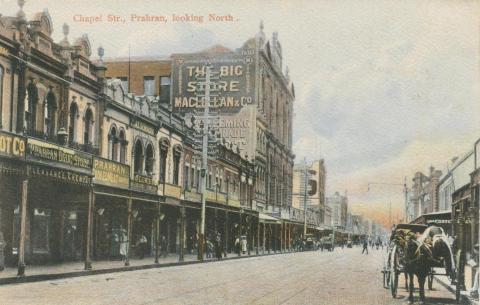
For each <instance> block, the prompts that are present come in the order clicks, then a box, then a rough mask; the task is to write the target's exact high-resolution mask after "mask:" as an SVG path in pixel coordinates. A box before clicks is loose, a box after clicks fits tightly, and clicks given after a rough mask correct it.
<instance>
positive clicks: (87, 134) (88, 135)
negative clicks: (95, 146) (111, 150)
mask: <svg viewBox="0 0 480 305" xmlns="http://www.w3.org/2000/svg"><path fill="white" fill-rule="evenodd" d="M92 126H93V113H92V110H91V109H87V111H86V112H85V130H84V132H83V144H92Z"/></svg>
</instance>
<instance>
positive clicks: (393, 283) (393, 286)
mask: <svg viewBox="0 0 480 305" xmlns="http://www.w3.org/2000/svg"><path fill="white" fill-rule="evenodd" d="M397 288H398V272H396V271H395V272H393V274H391V275H390V291H391V292H392V297H394V298H396V297H397Z"/></svg>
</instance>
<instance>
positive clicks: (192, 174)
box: [190, 166, 195, 188]
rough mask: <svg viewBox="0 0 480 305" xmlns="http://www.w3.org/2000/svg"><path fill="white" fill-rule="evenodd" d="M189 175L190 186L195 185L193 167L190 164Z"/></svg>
mask: <svg viewBox="0 0 480 305" xmlns="http://www.w3.org/2000/svg"><path fill="white" fill-rule="evenodd" d="M190 177H191V179H190V180H191V187H192V188H194V187H195V168H193V166H192V169H191V170H190Z"/></svg>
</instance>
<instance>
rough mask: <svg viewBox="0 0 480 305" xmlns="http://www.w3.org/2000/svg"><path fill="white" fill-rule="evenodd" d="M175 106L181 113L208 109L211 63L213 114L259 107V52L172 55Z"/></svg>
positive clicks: (211, 105)
mask: <svg viewBox="0 0 480 305" xmlns="http://www.w3.org/2000/svg"><path fill="white" fill-rule="evenodd" d="M172 58H173V61H172V86H173V87H172V88H173V90H172V105H173V106H174V110H175V111H178V112H191V111H195V110H199V109H203V108H204V107H205V97H204V94H205V74H206V67H207V66H206V65H207V62H208V64H209V65H210V68H211V71H212V78H211V83H210V94H211V97H210V103H209V107H210V109H211V110H214V111H220V112H230V113H231V112H237V111H239V110H240V109H242V108H243V107H245V106H248V105H252V104H255V60H254V58H255V51H254V50H253V49H242V50H240V51H237V52H222V53H214V52H212V53H194V54H174V55H172Z"/></svg>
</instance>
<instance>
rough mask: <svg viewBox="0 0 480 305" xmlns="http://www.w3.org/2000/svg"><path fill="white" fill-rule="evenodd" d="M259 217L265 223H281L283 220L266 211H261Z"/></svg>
mask: <svg viewBox="0 0 480 305" xmlns="http://www.w3.org/2000/svg"><path fill="white" fill-rule="evenodd" d="M258 219H259V220H260V222H264V223H281V221H280V220H279V219H278V218H275V217H272V216H270V215H267V214H264V213H259V214H258Z"/></svg>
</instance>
